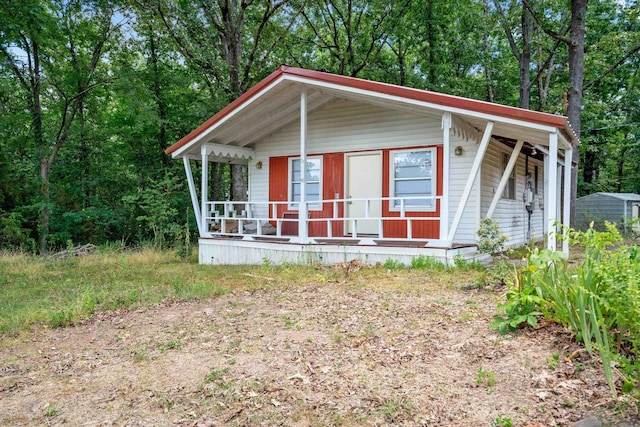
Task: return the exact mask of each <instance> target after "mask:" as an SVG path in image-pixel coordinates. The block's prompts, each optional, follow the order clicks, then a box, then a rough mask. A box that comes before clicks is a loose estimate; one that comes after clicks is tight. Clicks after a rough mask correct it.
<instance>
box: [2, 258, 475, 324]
mask: <svg viewBox="0 0 640 427" xmlns="http://www.w3.org/2000/svg"><path fill="white" fill-rule="evenodd" d="M422 267H426V266H422ZM436 267H439V266H436ZM424 273H425V272H424V270H422V271H420V270H414V271H411V270H404V271H402V272H400V273H399V274H401V275H402V276H403V280H401V281H393V282H391V281H389V280H388V276H387V270H386V269H385V268H363V269H361V270H360V271H358V272H356V273H353V274H351V276H350V278H349V282H350V283H351V284H354V285H353V286H355V284H362V286H365V287H370V288H373V289H376V290H381V291H394V292H412V291H416V290H419V289H422V288H424ZM456 274H458V273H457V272H456V271H455V270H448V271H441V270H440V269H439V268H438V270H437V271H431V272H429V282H430V284H431V285H432V286H433V285H436V286H438V284H440V285H441V286H442V288H447V287H450V286H451V283H452V282H457V280H455V277H456ZM471 280H474V279H473V278H472V279H471ZM325 282H328V283H337V282H344V274H343V271H342V270H341V269H339V268H335V267H332V266H315V267H309V266H297V265H284V266H272V265H268V266H265V265H257V266H204V265H198V264H196V263H194V262H191V263H186V262H183V261H182V260H181V259H180V258H179V257H177V256H176V255H175V254H174V253H173V252H172V251H160V250H155V249H143V250H141V251H136V252H131V251H129V252H127V251H120V250H109V249H103V250H102V251H100V252H99V253H96V254H92V255H89V256H84V257H75V258H69V259H64V260H59V259H53V258H51V257H36V256H32V255H26V254H20V253H7V252H4V253H3V252H0V334H3V335H6V334H9V335H15V334H19V333H20V332H22V331H25V330H31V329H33V328H35V327H41V326H45V327H65V326H68V325H72V324H75V323H78V322H81V321H83V320H86V319H90V318H91V317H92V316H93V315H94V314H96V313H101V312H108V311H110V310H118V309H135V308H138V307H147V306H151V305H154V304H157V303H159V302H161V301H166V300H180V301H183V300H193V299H200V300H203V299H208V298H214V297H217V296H221V295H225V294H227V293H229V292H230V291H232V290H243V289H260V288H266V289H271V288H275V287H278V288H282V287H286V286H304V285H310V284H313V285H316V286H317V285H318V284H321V283H325Z"/></svg>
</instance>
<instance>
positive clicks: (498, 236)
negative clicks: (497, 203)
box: [477, 218, 507, 256]
mask: <svg viewBox="0 0 640 427" xmlns="http://www.w3.org/2000/svg"><path fill="white" fill-rule="evenodd" d="M477 234H478V242H477V244H478V250H479V251H480V252H482V253H485V254H491V256H494V255H498V254H501V253H503V252H504V244H505V242H506V241H507V236H506V235H505V234H502V233H501V232H500V226H499V225H498V223H497V222H495V221H494V220H493V219H491V218H484V219H483V220H482V221H481V222H480V228H479V229H478V232H477Z"/></svg>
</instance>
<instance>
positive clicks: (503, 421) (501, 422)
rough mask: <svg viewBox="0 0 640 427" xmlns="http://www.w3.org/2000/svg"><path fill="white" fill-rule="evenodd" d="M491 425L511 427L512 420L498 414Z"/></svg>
mask: <svg viewBox="0 0 640 427" xmlns="http://www.w3.org/2000/svg"><path fill="white" fill-rule="evenodd" d="M493 425H494V426H496V427H513V420H512V419H511V418H509V417H507V416H506V415H504V414H499V415H498V417H497V418H496V419H495V420H494V421H493Z"/></svg>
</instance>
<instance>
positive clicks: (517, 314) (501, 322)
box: [490, 267, 544, 334]
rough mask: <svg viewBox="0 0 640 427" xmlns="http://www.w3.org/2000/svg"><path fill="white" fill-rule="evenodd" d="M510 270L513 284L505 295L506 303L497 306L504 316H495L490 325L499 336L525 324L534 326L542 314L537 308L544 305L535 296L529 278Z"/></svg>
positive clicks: (534, 290)
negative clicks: (498, 332) (496, 330)
mask: <svg viewBox="0 0 640 427" xmlns="http://www.w3.org/2000/svg"><path fill="white" fill-rule="evenodd" d="M512 269H513V282H512V283H511V284H510V285H509V289H508V290H507V292H506V294H505V297H506V300H507V301H506V302H505V303H503V304H499V305H498V309H499V310H504V315H502V316H496V317H495V318H494V319H493V322H492V323H491V325H490V327H491V328H492V329H498V331H500V333H501V334H505V333H507V332H509V331H514V330H516V329H517V328H519V327H521V326H524V325H525V324H528V325H530V326H535V325H536V324H537V323H538V316H541V315H542V314H543V313H542V312H541V311H539V306H540V305H541V304H544V299H543V298H542V297H541V296H539V295H538V294H537V292H536V288H535V286H533V284H532V283H531V276H530V275H526V274H525V275H522V274H519V273H518V271H517V270H516V268H515V267H512Z"/></svg>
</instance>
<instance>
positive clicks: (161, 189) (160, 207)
mask: <svg viewBox="0 0 640 427" xmlns="http://www.w3.org/2000/svg"><path fill="white" fill-rule="evenodd" d="M182 182H183V181H182V180H181V179H180V178H178V177H174V176H170V175H167V176H166V177H165V178H164V180H162V181H159V182H156V183H151V185H150V186H149V187H148V188H146V189H139V190H138V192H137V193H136V194H133V195H128V196H125V197H124V198H123V200H124V201H125V203H127V204H129V205H132V206H135V207H136V208H137V210H139V212H140V215H138V216H136V221H138V222H139V223H140V224H141V226H142V227H143V228H144V229H148V230H151V231H152V232H153V244H154V245H155V246H156V247H159V248H162V247H164V245H165V242H167V241H168V240H169V241H171V239H172V238H176V237H181V236H183V234H182V232H183V230H182V229H181V227H180V226H179V225H178V224H177V223H176V221H175V218H176V217H177V214H178V210H177V209H176V208H175V207H173V206H171V205H170V204H169V202H170V199H169V197H168V196H169V195H170V194H172V193H174V192H175V191H176V189H178V188H181V187H182Z"/></svg>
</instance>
